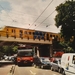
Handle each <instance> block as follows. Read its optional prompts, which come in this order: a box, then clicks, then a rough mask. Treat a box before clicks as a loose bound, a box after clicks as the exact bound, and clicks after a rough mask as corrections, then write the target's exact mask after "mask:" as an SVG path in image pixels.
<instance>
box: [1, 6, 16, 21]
mask: <svg viewBox="0 0 75 75" xmlns="http://www.w3.org/2000/svg"><path fill="white" fill-rule="evenodd" d="M0 7H1V8H2V9H3V10H5V9H4V8H3V7H2V6H1V5H0ZM7 15H8V16H9V14H8V13H7ZM9 17H10V16H9ZM10 19H11V20H12V21H13V22H15V21H14V20H13V19H12V18H11V17H10Z"/></svg>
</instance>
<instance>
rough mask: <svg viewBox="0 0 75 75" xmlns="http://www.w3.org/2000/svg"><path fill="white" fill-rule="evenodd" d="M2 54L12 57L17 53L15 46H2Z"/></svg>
mask: <svg viewBox="0 0 75 75" xmlns="http://www.w3.org/2000/svg"><path fill="white" fill-rule="evenodd" d="M2 49H3V53H4V54H6V55H13V54H15V53H17V49H18V47H17V46H3V48H2Z"/></svg>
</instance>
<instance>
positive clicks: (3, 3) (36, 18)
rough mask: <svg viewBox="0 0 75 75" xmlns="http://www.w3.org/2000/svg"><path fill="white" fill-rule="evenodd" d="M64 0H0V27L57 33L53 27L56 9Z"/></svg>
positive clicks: (57, 29)
mask: <svg viewBox="0 0 75 75" xmlns="http://www.w3.org/2000/svg"><path fill="white" fill-rule="evenodd" d="M65 1H66V0H0V27H3V26H13V27H20V28H25V29H33V30H40V31H46V32H54V33H59V32H60V28H57V27H56V26H55V20H54V18H55V16H56V14H57V12H56V11H55V9H56V7H57V6H59V4H61V3H64V2H65Z"/></svg>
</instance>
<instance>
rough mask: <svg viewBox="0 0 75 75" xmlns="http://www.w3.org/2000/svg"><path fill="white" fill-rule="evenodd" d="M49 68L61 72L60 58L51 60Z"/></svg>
mask: <svg viewBox="0 0 75 75" xmlns="http://www.w3.org/2000/svg"><path fill="white" fill-rule="evenodd" d="M51 70H52V71H53V70H54V71H58V72H59V73H61V59H55V60H54V61H53V62H52V66H51Z"/></svg>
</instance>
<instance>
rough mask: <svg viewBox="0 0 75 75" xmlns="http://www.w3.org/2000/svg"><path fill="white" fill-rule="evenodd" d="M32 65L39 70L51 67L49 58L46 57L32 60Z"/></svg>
mask: <svg viewBox="0 0 75 75" xmlns="http://www.w3.org/2000/svg"><path fill="white" fill-rule="evenodd" d="M33 65H34V67H39V68H42V69H43V68H50V67H51V62H50V60H49V58H47V57H34V58H33Z"/></svg>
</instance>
